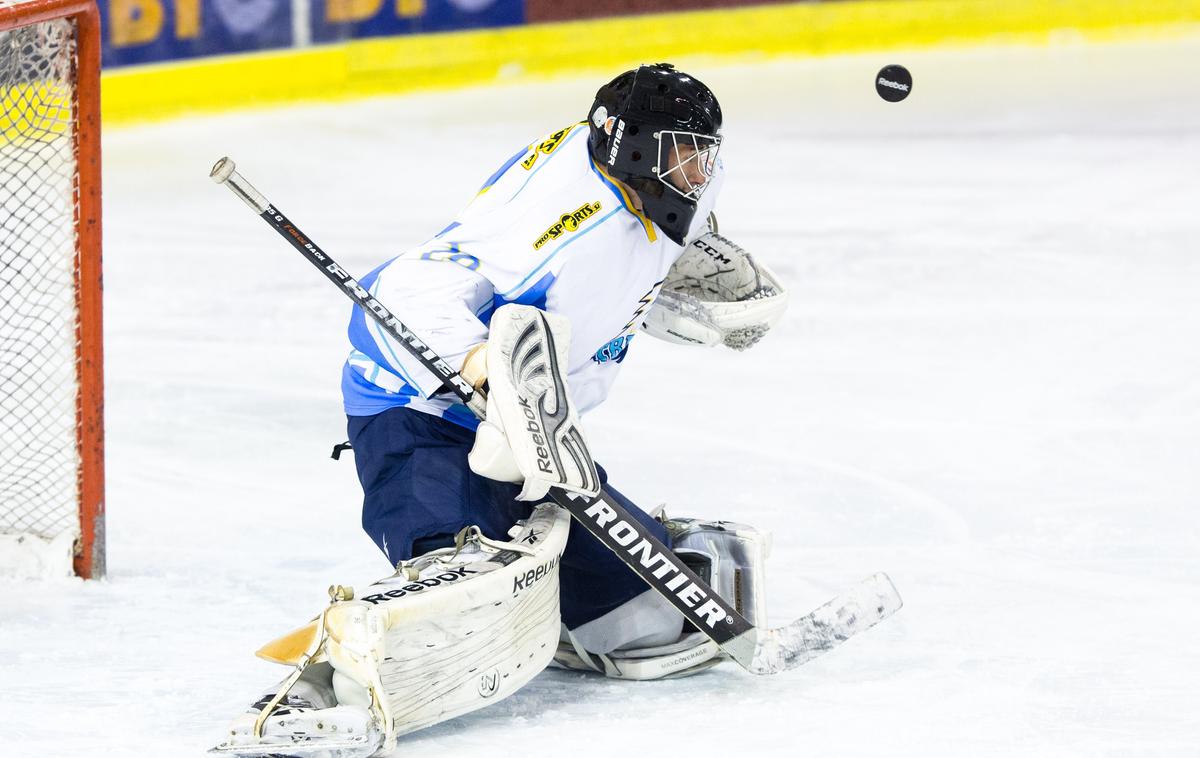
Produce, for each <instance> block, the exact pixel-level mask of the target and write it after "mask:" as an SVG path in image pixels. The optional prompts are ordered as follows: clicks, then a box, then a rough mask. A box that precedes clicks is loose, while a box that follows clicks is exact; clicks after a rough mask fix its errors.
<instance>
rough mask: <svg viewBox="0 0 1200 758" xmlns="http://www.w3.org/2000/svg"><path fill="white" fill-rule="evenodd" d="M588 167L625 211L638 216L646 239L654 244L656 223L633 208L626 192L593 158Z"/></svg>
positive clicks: (590, 159)
mask: <svg viewBox="0 0 1200 758" xmlns="http://www.w3.org/2000/svg"><path fill="white" fill-rule="evenodd" d="M588 165H589V166H591V169H592V173H594V174H595V175H596V176H598V177H600V181H602V182H604V183H605V185H607V186H608V188H609V190H611V191H612V193H613V194H614V195H616V197H617V202H618V203H620V204H621V205H622V206H624V207H625V210H627V211H629V212H630V213H632V214H633V215H634V216H636V217H637V220H638V221H640V222H642V228H643V229H645V230H646V238H647V239H648V240H650V241H651V242H654V241H655V240H656V239H658V237H657V235H656V234H655V233H654V222H652V221H651V220H650V218H649V217H648V216H647V215H646V214H645V213H642V212H641V211H639V210H638V209H637V208H634V207H633V204H632V203H630V201H629V199H628V197H627V195H626V194H625V191H624V190H622V189H621V188H620V187H618V186H617V184H616V182H614V181H613V180H612V177H610V176H609V175H608V174H607V173H605V172H604V170H603V169H601V168H600V167H599V166H597V165H596V161H594V160H592V158H591V157H589V158H588Z"/></svg>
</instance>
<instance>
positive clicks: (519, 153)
mask: <svg viewBox="0 0 1200 758" xmlns="http://www.w3.org/2000/svg"><path fill="white" fill-rule="evenodd" d="M530 147H532V145H526V146H525V147H523V148H521V149H520V150H518V151H517V153H516V155H514V156H513V157H511V158H509V159H508V160H507V161H505V162H504V165H503V166H501V167H500V168H499V169H498V170H497V171H496V173H494V174H492V175H491V176H489V177H488V179H487V181H486V182H484V183H483V186H482V187H480V188H479V191H480V192H483V191H484V190H486V189H487V188H489V187H491V186H492V185H493V184H495V183H496V182H498V181H500V177H502V176H504V172H505V171H508V170H509V169H510V168H512V165H513V164H514V163H516V162H517V161H519V160H521V156H522V155H524V154H525V153H528V152H529V148H530Z"/></svg>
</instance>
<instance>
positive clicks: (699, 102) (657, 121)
mask: <svg viewBox="0 0 1200 758" xmlns="http://www.w3.org/2000/svg"><path fill="white" fill-rule="evenodd" d="M588 121H589V123H590V126H591V133H590V134H589V135H588V143H589V146H590V148H591V151H592V158H593V159H595V161H596V163H597V164H598V165H600V166H601V167H602V168H604V170H605V171H607V172H608V174H609V175H610V176H612V177H613V178H615V179H619V180H621V181H622V182H624V183H625V184H627V185H629V186H630V187H632V188H633V189H634V190H635V191H636V192H637V193H638V197H640V198H641V200H642V205H643V207H644V209H645V213H646V215H647V216H649V218H650V220H651V221H653V222H654V223H655V224H657V225H658V227H659V228H660V229H662V230H663V232H664V233H665V234H666V235H667V236H668V237H670V238H671V239H672V240H674V241H675V242H676V243H677V244H680V245H682V244H683V242H684V237H685V235H687V232H688V229H689V228H690V227H691V224H692V217H693V216H695V215H696V202H697V201H698V200H699V199H700V195H701V194H703V192H704V190H705V189H706V188H707V187H708V180H709V178H710V177H712V175H713V171H715V170H716V165H717V150H718V149H719V148H720V146H721V106H720V104H718V103H717V98H716V97H715V96H714V95H713V93H712V91H711V90H710V89H709V88H708V87H706V86H704V84H703V83H701V82H700V81H698V80H696V79H694V78H693V77H691V76H688V75H687V74H685V73H683V72H682V71H676V70H675V67H674V66H672V65H671V64H669V63H657V64H654V65H653V66H640V67H638V68H637V69H636V70H633V71H626V72H625V73H623V74H621V75H620V76H618V77H617V78H616V79H613V80H612V81H611V82H609V83H608V84H606V85H604V86H603V87H601V88H600V91H599V92H597V93H596V101H595V102H594V103H592V110H591V113H590V114H589V117H588Z"/></svg>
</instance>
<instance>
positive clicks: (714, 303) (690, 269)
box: [642, 232, 788, 350]
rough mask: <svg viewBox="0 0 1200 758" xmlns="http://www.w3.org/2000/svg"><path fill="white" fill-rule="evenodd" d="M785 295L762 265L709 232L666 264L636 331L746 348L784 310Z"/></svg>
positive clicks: (684, 342)
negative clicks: (664, 275)
mask: <svg viewBox="0 0 1200 758" xmlns="http://www.w3.org/2000/svg"><path fill="white" fill-rule="evenodd" d="M787 304H788V293H787V290H786V289H785V288H784V286H783V284H782V282H780V280H779V277H777V276H776V275H775V273H774V272H772V271H771V270H770V269H769V268H767V266H766V264H764V263H762V262H761V261H759V260H757V259H755V258H753V257H751V255H750V254H749V253H748V252H746V251H745V250H744V249H743V248H741V247H740V246H738V245H737V244H735V243H733V242H731V241H730V240H729V239H727V238H726V237H722V236H721V235H719V234H717V233H716V232H709V233H708V234H704V235H702V236H700V237H698V238H697V239H695V240H693V241H692V243H691V244H689V245H688V246H687V248H685V249H684V251H683V254H682V255H680V256H679V259H678V260H677V261H675V264H674V265H673V266H671V270H670V271H669V272H668V273H667V278H666V281H665V282H664V283H663V287H662V291H661V292H660V293H659V295H658V297H657V298H656V299H655V301H654V305H653V306H651V308H650V310H649V312H647V314H646V319H645V321H644V322H643V323H642V331H644V332H646V333H647V334H649V335H651V336H653V337H658V338H659V339H661V340H666V341H667V342H674V343H676V344H680V345H705V346H712V345H720V344H724V345H725V346H726V347H728V348H731V349H733V350H746V349H747V348H750V347H752V346H753V345H754V344H756V343H757V342H758V341H759V340H760V339H762V338H763V336H764V335H765V334H766V333H767V332H768V331H769V330H770V329H771V327H773V326H774V325H775V324H776V323H777V322H778V321H779V319H780V318H781V317H782V316H783V313H784V311H785V310H787Z"/></svg>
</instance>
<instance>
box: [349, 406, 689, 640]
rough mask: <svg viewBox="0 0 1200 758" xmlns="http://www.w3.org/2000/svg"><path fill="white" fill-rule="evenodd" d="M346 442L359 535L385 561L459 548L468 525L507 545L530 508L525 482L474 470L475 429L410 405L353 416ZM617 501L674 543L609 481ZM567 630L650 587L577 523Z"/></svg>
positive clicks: (566, 560) (564, 599)
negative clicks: (470, 461) (358, 506)
mask: <svg viewBox="0 0 1200 758" xmlns="http://www.w3.org/2000/svg"><path fill="white" fill-rule="evenodd" d="M348 418H349V432H350V442H351V444H352V445H353V447H354V462H355V465H356V466H357V467H358V479H359V481H360V482H361V483H362V488H363V515H362V524H363V529H365V530H366V532H367V534H368V535H370V537H371V539H373V540H374V541H375V544H376V545H378V546H379V549H380V550H382V551H383V554H384V555H386V556H387V559H388V561H389V562H390V563H391V564H392V565H393V566H395V565H396V564H397V563H399V562H400V561H402V560H407V559H408V558H411V557H413V555H414V554H420V553H423V552H426V551H428V550H432V549H434V548H438V547H445V546H447V545H450V544H452V543H453V537H454V535H455V534H456V533H457V532H458V531H459V530H460V529H462V528H463V527H465V526H470V525H472V524H474V525H476V526H478V527H479V529H480V530H481V531H482V532H483V533H484V534H485V535H487V536H488V537H491V538H492V539H497V540H508V529H509V527H511V526H512V525H513V524H514V523H516V521H517V520H518V519H522V518H525V517H526V516H528V515H529V513H530V510H531V508H532V506H531V505H530V504H529V503H523V502H520V501H518V500H516V499H515V497H516V495H517V493H519V492H520V491H521V488H520V486H519V485H515V484H509V483H507V482H496V481H492V480H491V479H485V478H484V477H482V476H479V475H478V474H476V473H475V472H473V471H471V468H470V466H468V465H467V453H469V452H470V450H471V446H472V445H473V444H474V443H475V432H473V431H471V430H469V429H464V428H463V427H461V426H458V425H457V424H454V423H451V422H449V421H446V420H445V419H442V418H438V417H436V416H431V415H429V414H427V413H421V412H419V411H414V410H409V409H407V408H392V409H390V410H387V411H384V412H383V413H379V414H376V415H374V416H349V417H348ZM600 481H601V482H602V483H603V486H604V490H605V491H606V492H607V493H608V494H610V495H612V497H613V499H615V500H616V501H617V502H619V503H620V504H621V505H623V506H625V508H626V509H627V510H628V511H629V512H630V513H631V514H633V516H634V517H636V518H637V519H638V520H639V521H641V522H642V523H643V524H645V525H646V526H647V527H649V528H650V531H652V532H653V533H654V534H655V536H657V537H658V538H659V539H660V540H662V541H663V543H664V544H666V545H668V546H670V541H669V538H668V536H667V532H666V529H664V528H663V526H662V524H660V523H658V522H657V521H655V520H654V519H652V518H650V516H648V515H647V514H646V513H645V512H643V511H642V510H641V509H640V508H638V507H637V506H636V505H634V504H633V503H631V502H630V501H629V500H628V499H627V498H626V497H625V496H624V495H622V494H621V493H619V492H617V491H616V490H615V489H613V488H612V486H611V485H609V484H608V475H607V474H606V473H605V472H604V469H600ZM559 586H560V600H561V603H560V604H561V607H562V618H563V623H565V624H566V625H567V628H569V629H574V628H576V627H578V626H580V625H581V624H586V623H587V622H589V621H592V620H593V619H597V618H599V617H600V616H603V615H604V614H605V613H608V612H609V611H611V610H612V609H614V608H616V607H617V606H619V605H621V604H623V603H625V602H627V601H629V600H631V599H633V598H634V597H636V596H637V595H640V594H642V593H643V592H645V591H646V590H647V586H646V583H645V582H644V581H642V579H641V578H640V577H639V576H638V575H637V574H635V573H633V571H632V570H631V569H630V568H629V567H628V566H626V565H625V564H624V563H622V562H621V559H620V558H618V557H617V556H616V555H615V554H613V552H612V551H610V550H609V549H608V548H606V547H605V546H604V545H602V544H601V543H600V542H599V541H598V540H597V539H596V538H595V537H593V536H592V535H591V534H589V533H588V531H587V530H586V529H584V528H583V527H582V526H580V525H579V524H578V523H577V522H575V521H574V520H572V521H571V532H570V535H569V536H568V538H567V548H566V551H565V552H564V553H563V557H562V562H561V563H560V567H559Z"/></svg>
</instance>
